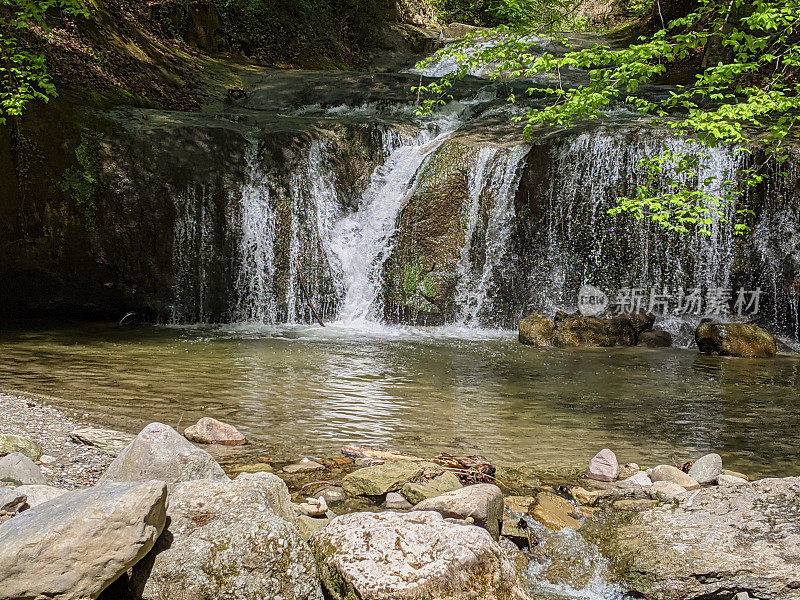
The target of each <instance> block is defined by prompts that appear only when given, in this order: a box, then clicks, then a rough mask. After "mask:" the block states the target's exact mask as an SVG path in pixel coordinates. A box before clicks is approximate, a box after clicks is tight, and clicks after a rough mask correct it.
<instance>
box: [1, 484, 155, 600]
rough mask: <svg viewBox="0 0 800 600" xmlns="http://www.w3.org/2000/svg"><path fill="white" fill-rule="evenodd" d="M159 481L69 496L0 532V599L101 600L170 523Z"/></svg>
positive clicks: (26, 514)
mask: <svg viewBox="0 0 800 600" xmlns="http://www.w3.org/2000/svg"><path fill="white" fill-rule="evenodd" d="M166 498H167V486H166V485H165V484H164V483H163V482H161V481H148V482H145V483H111V484H108V485H100V486H96V487H92V488H86V489H83V490H77V491H74V492H68V493H66V494H63V495H61V496H59V497H58V498H55V499H53V500H50V501H49V502H45V503H44V504H40V505H39V506H37V507H35V508H31V509H30V510H26V511H25V512H23V513H21V514H20V515H18V516H16V517H14V518H12V519H11V520H9V521H7V522H6V523H4V524H3V525H0V580H1V581H2V585H0V599H3V600H22V599H25V598H58V599H59V600H84V599H86V598H97V596H98V595H99V594H100V592H102V591H103V590H104V589H105V588H106V587H107V586H108V585H110V584H111V583H113V582H114V581H115V580H116V579H117V578H119V577H120V576H121V575H122V574H123V573H125V571H127V570H128V569H129V568H131V567H132V566H133V565H134V564H136V563H137V562H138V561H139V560H140V559H141V558H142V557H143V556H144V555H145V554H147V552H148V551H149V550H150V549H151V548H152V547H153V544H154V543H155V541H156V539H157V538H158V536H159V534H160V533H161V532H162V530H163V529H164V524H165V522H166V513H165V510H166Z"/></svg>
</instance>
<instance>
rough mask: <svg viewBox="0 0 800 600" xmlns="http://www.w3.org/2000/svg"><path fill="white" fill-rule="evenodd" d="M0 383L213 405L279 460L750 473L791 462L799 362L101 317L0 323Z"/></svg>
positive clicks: (151, 410) (174, 417)
mask: <svg viewBox="0 0 800 600" xmlns="http://www.w3.org/2000/svg"><path fill="white" fill-rule="evenodd" d="M0 388H2V389H5V390H9V389H12V390H13V389H19V390H28V391H31V392H35V393H40V394H46V395H49V396H54V397H56V398H57V399H58V400H57V401H59V402H62V403H64V404H67V405H70V406H72V407H75V408H77V409H79V410H80V411H82V412H89V413H91V414H92V415H93V418H97V419H98V420H99V421H101V422H104V423H106V424H108V425H111V426H114V427H119V428H123V429H127V430H131V431H136V430H138V428H140V427H141V426H143V425H144V424H146V423H147V422H150V421H152V420H160V421H163V422H165V423H168V424H171V425H173V426H175V425H178V424H180V425H181V426H182V427H183V426H186V425H187V424H188V423H190V422H193V421H194V420H196V419H197V418H199V417H200V416H203V415H205V414H212V415H214V416H218V417H219V418H222V419H226V420H230V421H231V422H233V423H235V424H236V425H237V427H239V428H240V429H241V430H242V431H243V432H244V433H245V434H246V435H247V436H248V437H249V438H250V439H251V440H252V441H253V444H252V445H251V446H249V447H247V450H245V451H246V452H252V453H258V454H259V455H266V456H270V457H276V458H294V457H296V456H297V455H300V454H304V455H328V454H334V453H337V452H338V451H339V449H340V447H341V445H342V444H345V443H363V444H379V445H387V446H391V447H394V448H397V449H401V450H406V451H409V452H414V453H417V454H420V455H433V454H435V453H438V452H441V451H444V450H446V451H450V452H465V453H475V452H480V453H483V454H485V455H487V456H488V457H490V458H491V459H493V460H495V461H501V462H509V463H527V464H529V465H532V466H535V467H536V466H538V467H560V468H569V467H579V466H581V465H585V463H586V461H587V460H588V459H589V458H590V457H591V456H592V455H593V454H594V452H596V451H597V450H598V449H599V448H601V447H603V446H610V447H612V448H614V449H615V450H616V451H617V453H618V454H619V455H620V458H621V459H622V460H626V461H631V460H636V461H637V462H641V463H644V464H650V463H652V462H653V461H656V460H658V461H670V462H672V461H673V460H674V461H676V462H680V461H683V460H686V459H689V458H691V457H693V456H695V455H696V454H697V453H699V452H703V451H706V450H711V449H713V450H715V451H718V452H720V453H721V454H723V457H724V458H725V460H726V463H727V465H728V466H730V467H732V468H736V469H741V470H745V471H747V472H749V473H752V474H754V475H757V474H788V473H795V472H796V470H797V464H798V459H800V448H798V445H797V444H796V432H797V431H798V426H800V394H799V393H798V391H799V390H800V366H799V365H798V361H797V360H796V359H791V358H779V359H778V360H775V361H762V360H747V359H726V358H718V357H708V356H699V355H697V354H696V353H695V352H693V351H689V350H679V349H674V350H641V349H621V350H613V351H609V350H596V351H595V350H584V351H566V350H557V349H547V350H537V349H533V348H528V347H524V346H521V345H519V344H518V343H517V342H516V340H515V338H514V336H513V334H511V333H508V332H497V331H488V332H487V331H480V332H475V331H470V330H463V329H440V330H431V329H409V328H389V329H387V328H378V327H375V328H371V329H366V330H362V331H353V330H348V329H343V328H337V327H331V328H326V329H324V330H322V329H318V328H309V327H299V326H294V327H280V328H272V329H264V328H254V327H217V328H208V327H189V328H156V329H141V330H119V329H112V328H108V327H105V326H102V325H80V326H74V327H62V328H58V329H43V328H38V329H24V330H15V331H6V332H3V333H2V334H0Z"/></svg>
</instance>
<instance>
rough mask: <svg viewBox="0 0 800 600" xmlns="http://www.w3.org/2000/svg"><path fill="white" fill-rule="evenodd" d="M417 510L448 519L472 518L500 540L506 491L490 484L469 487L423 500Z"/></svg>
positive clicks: (416, 507)
mask: <svg viewBox="0 0 800 600" xmlns="http://www.w3.org/2000/svg"><path fill="white" fill-rule="evenodd" d="M414 510H415V511H428V510H430V511H435V512H438V513H439V514H441V515H442V516H443V517H446V518H448V519H460V520H467V519H471V520H472V522H473V523H474V524H475V525H477V526H479V527H483V528H484V529H486V530H487V531H488V532H489V533H490V534H492V537H494V538H495V539H497V537H498V536H499V535H500V524H501V523H502V521H503V492H502V491H500V488H499V487H497V486H496V485H494V484H491V483H479V484H477V485H468V486H467V487H464V488H461V489H459V490H454V491H452V492H447V493H446V494H442V495H441V496H436V497H435V498H430V499H428V500H423V501H422V502H420V503H419V504H417V505H416V506H415V507H414Z"/></svg>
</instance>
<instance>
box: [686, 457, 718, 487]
mask: <svg viewBox="0 0 800 600" xmlns="http://www.w3.org/2000/svg"><path fill="white" fill-rule="evenodd" d="M688 474H689V477H691V478H692V479H694V480H695V481H696V482H697V483H700V484H705V483H713V482H714V481H716V479H717V477H718V476H719V475H721V474H722V457H721V456H720V455H719V454H706V455H705V456H703V457H702V458H699V459H697V460H696V461H695V463H694V464H693V465H692V468H691V469H689V473H688Z"/></svg>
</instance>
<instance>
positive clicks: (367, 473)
mask: <svg viewBox="0 0 800 600" xmlns="http://www.w3.org/2000/svg"><path fill="white" fill-rule="evenodd" d="M423 473H424V469H423V468H422V467H421V466H419V465H418V464H416V463H413V462H411V461H407V460H390V461H388V462H386V463H384V464H382V465H375V466H372V467H366V468H364V469H359V470H358V471H353V472H352V473H349V474H348V475H346V476H345V478H344V480H343V481H342V488H343V489H344V491H345V493H347V495H348V496H383V495H384V494H386V493H388V492H396V491H397V490H399V489H400V488H401V487H403V484H405V483H408V482H409V481H415V480H417V479H418V478H420V477H421V476H422V474H423Z"/></svg>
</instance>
